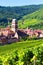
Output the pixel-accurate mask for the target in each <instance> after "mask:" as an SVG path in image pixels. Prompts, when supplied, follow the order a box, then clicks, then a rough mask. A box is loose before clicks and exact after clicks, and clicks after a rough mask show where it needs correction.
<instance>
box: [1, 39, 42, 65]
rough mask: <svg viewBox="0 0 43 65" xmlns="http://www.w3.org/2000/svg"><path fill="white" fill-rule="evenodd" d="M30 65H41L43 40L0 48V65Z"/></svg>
mask: <svg viewBox="0 0 43 65" xmlns="http://www.w3.org/2000/svg"><path fill="white" fill-rule="evenodd" d="M34 61H36V62H34ZM30 64H31V65H33V64H36V65H39V64H40V65H43V40H41V39H40V40H30V41H23V42H18V43H16V44H15V43H13V44H9V45H5V46H0V65H30Z"/></svg>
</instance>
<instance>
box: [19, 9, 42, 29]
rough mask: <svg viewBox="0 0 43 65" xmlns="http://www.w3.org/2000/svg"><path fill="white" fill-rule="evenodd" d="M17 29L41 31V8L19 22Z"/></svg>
mask: <svg viewBox="0 0 43 65" xmlns="http://www.w3.org/2000/svg"><path fill="white" fill-rule="evenodd" d="M18 26H19V28H26V27H28V28H33V29H43V8H41V9H39V10H37V11H36V12H33V13H32V14H28V15H26V16H24V17H23V18H22V19H21V20H19V24H18Z"/></svg>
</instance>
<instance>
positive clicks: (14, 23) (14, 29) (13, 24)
mask: <svg viewBox="0 0 43 65" xmlns="http://www.w3.org/2000/svg"><path fill="white" fill-rule="evenodd" d="M11 28H12V31H14V32H17V29H18V23H17V20H16V19H13V20H12V25H11Z"/></svg>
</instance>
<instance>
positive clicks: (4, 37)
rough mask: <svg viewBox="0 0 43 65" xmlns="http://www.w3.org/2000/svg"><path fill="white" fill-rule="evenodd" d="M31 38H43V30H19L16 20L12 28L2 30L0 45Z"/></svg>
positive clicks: (0, 31) (0, 30) (0, 29)
mask: <svg viewBox="0 0 43 65" xmlns="http://www.w3.org/2000/svg"><path fill="white" fill-rule="evenodd" d="M26 36H29V37H30V38H32V37H33V36H35V37H36V38H37V37H38V38H43V30H39V29H37V30H32V29H31V28H30V29H29V28H28V27H27V28H26V29H18V22H17V20H16V19H13V20H12V24H11V28H8V27H7V28H0V44H6V43H13V42H18V41H20V37H26Z"/></svg>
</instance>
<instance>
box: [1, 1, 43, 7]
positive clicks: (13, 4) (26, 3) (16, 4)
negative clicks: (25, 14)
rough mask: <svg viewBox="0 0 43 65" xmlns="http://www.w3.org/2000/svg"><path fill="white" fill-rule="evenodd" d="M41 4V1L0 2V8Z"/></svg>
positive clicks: (42, 2)
mask: <svg viewBox="0 0 43 65" xmlns="http://www.w3.org/2000/svg"><path fill="white" fill-rule="evenodd" d="M32 4H43V0H0V6H22V5H32Z"/></svg>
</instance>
